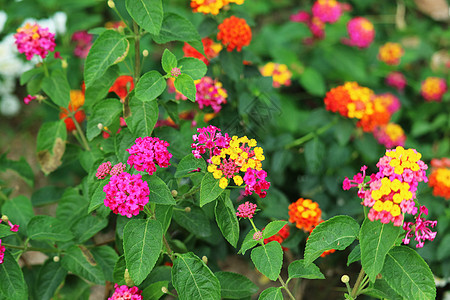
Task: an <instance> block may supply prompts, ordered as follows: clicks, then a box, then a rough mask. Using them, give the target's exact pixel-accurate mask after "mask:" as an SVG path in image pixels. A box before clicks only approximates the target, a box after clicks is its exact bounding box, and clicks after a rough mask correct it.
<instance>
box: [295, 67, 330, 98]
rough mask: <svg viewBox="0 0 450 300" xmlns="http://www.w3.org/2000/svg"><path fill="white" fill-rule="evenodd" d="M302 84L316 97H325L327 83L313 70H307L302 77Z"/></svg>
mask: <svg viewBox="0 0 450 300" xmlns="http://www.w3.org/2000/svg"><path fill="white" fill-rule="evenodd" d="M300 84H301V85H302V86H303V87H304V88H305V90H307V91H308V93H310V94H311V95H314V96H321V97H322V96H325V92H326V88H325V81H324V80H323V77H322V75H321V74H320V73H319V72H317V71H316V70H314V69H313V68H305V71H304V72H303V73H302V74H301V75H300Z"/></svg>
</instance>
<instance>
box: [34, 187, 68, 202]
mask: <svg viewBox="0 0 450 300" xmlns="http://www.w3.org/2000/svg"><path fill="white" fill-rule="evenodd" d="M63 193H64V188H61V187H58V186H54V185H48V186H44V187H42V188H40V189H38V190H37V191H35V192H34V193H33V195H32V196H31V203H32V204H33V207H38V206H44V205H48V204H52V203H56V202H58V200H59V199H60V198H61V197H62V195H63Z"/></svg>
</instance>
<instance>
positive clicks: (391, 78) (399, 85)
mask: <svg viewBox="0 0 450 300" xmlns="http://www.w3.org/2000/svg"><path fill="white" fill-rule="evenodd" d="M385 82H386V84H387V85H388V86H392V87H394V88H396V89H397V90H398V91H399V92H401V91H403V90H404V89H405V86H406V78H405V75H403V74H402V73H401V72H396V71H393V72H391V73H389V74H388V75H387V76H386V80H385Z"/></svg>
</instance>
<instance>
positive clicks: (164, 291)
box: [161, 286, 169, 294]
mask: <svg viewBox="0 0 450 300" xmlns="http://www.w3.org/2000/svg"><path fill="white" fill-rule="evenodd" d="M161 292H163V293H164V294H167V293H168V292H169V290H168V289H167V288H166V287H165V286H163V287H162V288H161Z"/></svg>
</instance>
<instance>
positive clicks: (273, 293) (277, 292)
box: [258, 287, 283, 300]
mask: <svg viewBox="0 0 450 300" xmlns="http://www.w3.org/2000/svg"><path fill="white" fill-rule="evenodd" d="M258 300H283V293H281V287H270V288H268V289H265V290H264V291H263V292H262V293H261V294H260V295H259V298H258Z"/></svg>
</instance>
